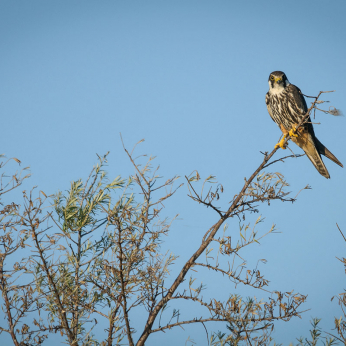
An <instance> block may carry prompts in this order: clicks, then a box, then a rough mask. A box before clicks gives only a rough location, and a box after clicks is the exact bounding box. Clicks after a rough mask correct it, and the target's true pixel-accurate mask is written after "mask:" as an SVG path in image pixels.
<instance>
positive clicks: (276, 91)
mask: <svg viewBox="0 0 346 346" xmlns="http://www.w3.org/2000/svg"><path fill="white" fill-rule="evenodd" d="M284 90H285V88H284V87H283V85H282V84H281V85H278V84H277V83H274V87H272V84H271V82H270V81H269V93H270V94H271V95H277V94H281V93H282V92H283V91H284Z"/></svg>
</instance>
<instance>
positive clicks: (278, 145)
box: [274, 133, 288, 149]
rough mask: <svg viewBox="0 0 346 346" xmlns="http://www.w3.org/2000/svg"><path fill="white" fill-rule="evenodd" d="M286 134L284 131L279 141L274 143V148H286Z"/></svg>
mask: <svg viewBox="0 0 346 346" xmlns="http://www.w3.org/2000/svg"><path fill="white" fill-rule="evenodd" d="M287 136H288V134H287V133H286V134H285V135H283V137H282V138H281V140H280V142H279V143H277V144H275V147H274V148H275V149H277V148H281V149H286V146H287V143H285V140H286V138H287Z"/></svg>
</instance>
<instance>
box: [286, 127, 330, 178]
mask: <svg viewBox="0 0 346 346" xmlns="http://www.w3.org/2000/svg"><path fill="white" fill-rule="evenodd" d="M292 140H293V141H294V142H295V143H296V144H297V145H298V146H300V147H301V148H302V149H303V150H304V151H305V154H306V156H307V157H308V158H309V160H310V161H311V162H312V164H313V165H314V166H315V168H316V169H317V170H318V172H319V173H320V174H321V175H323V176H324V177H325V178H327V179H329V178H330V175H329V173H328V170H327V168H326V166H325V165H324V162H323V161H322V158H321V155H320V152H319V150H318V149H317V142H316V143H315V140H316V137H315V136H314V135H312V134H310V133H308V132H304V133H302V134H301V135H300V136H299V137H297V138H292ZM318 143H319V142H318Z"/></svg>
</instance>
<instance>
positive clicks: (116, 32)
mask: <svg viewBox="0 0 346 346" xmlns="http://www.w3.org/2000/svg"><path fill="white" fill-rule="evenodd" d="M345 13H346V2H345V1H342V0H339V1H316V0H314V1H312V0H311V1H290V2H283V1H224V0H219V1H203V0H198V1H196V0H195V1H192V0H190V1H151V0H148V1H73V2H72V1H38V0H37V1H12V0H11V1H4V0H1V1H0V49H1V58H0V59H1V60H0V61H1V64H0V76H1V83H0V95H1V102H0V116H1V136H0V148H1V149H0V152H1V153H4V154H6V156H7V157H17V158H18V159H20V160H21V161H22V162H23V166H30V167H31V173H32V178H31V179H30V181H29V182H28V184H27V188H30V187H31V186H34V185H38V186H39V189H40V190H43V191H45V192H46V193H47V194H51V193H54V192H56V191H57V190H65V189H67V188H68V187H69V183H70V181H71V180H76V179H78V178H80V177H82V178H85V177H86V176H87V174H88V172H89V170H90V169H91V167H92V165H93V164H94V163H95V162H96V155H95V154H96V153H98V154H104V153H106V152H107V151H110V152H111V154H110V156H109V169H108V171H109V173H110V175H111V176H114V177H115V176H117V175H118V174H121V175H129V174H131V173H132V172H133V170H132V168H131V166H130V164H129V162H128V160H127V158H126V156H125V153H124V152H123V150H122V146H121V142H120V137H119V133H120V132H121V133H122V136H123V139H124V141H125V144H126V145H127V146H128V147H129V148H130V147H132V146H133V145H134V144H135V143H136V142H137V141H138V140H140V139H142V138H145V140H146V141H145V143H144V144H143V145H141V147H140V148H139V153H147V154H151V155H156V156H157V161H156V162H157V163H158V164H160V166H161V174H162V175H163V176H164V177H166V178H168V177H170V176H172V175H175V174H178V175H181V176H184V175H188V174H190V173H191V172H192V171H193V170H195V169H197V170H198V171H199V173H200V175H201V176H202V177H206V176H208V175H209V174H213V175H215V176H216V177H217V179H218V181H219V182H221V183H222V184H223V185H224V187H225V194H226V195H227V196H228V197H227V198H226V202H227V200H231V199H232V197H233V196H234V194H236V193H237V192H238V191H239V189H240V188H241V186H242V184H243V182H244V177H249V175H250V174H251V173H252V172H253V170H254V169H255V168H256V167H257V166H258V164H259V163H260V162H261V159H262V155H261V154H260V152H259V151H271V150H272V148H273V146H274V144H275V143H276V141H277V140H278V138H279V136H280V131H279V129H278V127H277V126H276V125H275V124H274V123H273V122H272V120H271V119H270V117H269V115H268V113H267V109H266V106H265V102H264V97H265V93H266V92H267V90H268V83H267V79H268V76H269V73H270V72H272V71H274V70H282V71H284V72H285V73H286V75H287V76H288V79H289V80H290V82H291V83H293V84H296V85H297V86H298V87H300V88H301V89H302V91H303V93H305V94H307V95H316V94H317V93H318V92H319V91H320V90H336V93H334V94H329V95H328V99H329V100H331V104H332V105H334V106H335V107H337V108H340V109H342V110H343V111H344V113H346V98H345V94H346V84H345V77H346V73H345V72H346V64H345V56H346V22H345ZM316 122H321V125H317V126H315V132H316V134H317V137H318V138H319V139H320V140H321V142H322V143H324V144H325V145H326V146H327V147H328V148H329V149H330V150H331V151H332V152H333V153H334V154H335V155H336V156H337V157H338V159H339V160H340V161H341V162H343V163H344V164H346V153H345V134H344V133H345V130H344V129H345V125H346V120H345V117H332V116H330V115H324V114H322V113H320V114H318V118H317V119H316ZM291 148H292V149H293V150H294V152H296V153H300V149H299V148H297V147H294V146H293V144H291ZM285 153H286V152H285ZM280 154H282V152H278V153H277V154H276V157H277V158H278V157H279V155H280ZM325 163H326V165H327V168H328V170H329V172H330V175H331V179H330V180H327V179H325V178H323V177H322V176H320V175H319V174H318V173H317V171H316V170H315V169H314V167H313V166H312V164H311V163H310V162H309V160H308V159H307V158H306V157H304V158H300V159H295V160H293V159H291V160H290V161H288V162H286V163H285V164H278V165H276V166H275V167H274V168H273V169H274V170H276V171H280V172H281V173H283V174H284V175H285V177H286V179H287V180H288V182H290V184H291V187H290V190H291V191H293V196H295V194H296V193H297V192H298V191H299V190H300V189H301V188H303V187H304V186H305V185H306V184H309V185H311V186H312V190H309V191H303V192H302V193H301V195H300V197H299V199H298V201H297V202H296V203H295V204H293V205H291V204H283V203H272V206H271V207H270V208H263V215H264V216H265V217H266V222H265V223H264V224H262V226H261V227H262V229H263V231H265V230H266V229H268V230H269V229H270V227H271V224H272V223H275V224H276V225H277V229H278V230H279V231H280V232H281V233H280V234H276V235H272V236H270V237H268V238H266V239H264V240H263V242H262V243H261V245H260V246H257V247H254V248H253V250H252V252H251V253H249V254H248V255H249V256H250V260H251V259H253V260H255V259H259V258H266V259H267V260H268V263H267V264H266V265H263V266H262V267H261V272H262V273H263V274H265V275H266V277H267V278H268V279H269V280H270V281H271V283H270V287H269V288H270V289H272V290H283V291H291V290H292V289H294V290H296V291H298V292H300V293H302V294H308V295H309V296H308V301H307V303H306V304H305V308H306V309H311V310H310V311H308V312H306V313H305V314H304V315H303V318H302V319H301V320H299V319H296V320H294V321H291V322H289V323H285V324H284V323H281V324H278V325H277V328H276V331H275V333H274V337H275V339H276V341H277V342H282V343H284V344H285V345H286V344H288V343H289V342H291V341H292V342H293V341H295V337H299V336H301V335H304V334H306V333H307V331H308V328H309V320H310V318H311V317H321V318H323V327H324V328H326V329H327V330H330V328H331V327H332V326H333V316H337V317H339V316H340V315H341V311H340V310H339V308H338V306H337V304H336V302H335V301H334V302H330V299H331V297H332V296H333V295H335V294H338V293H340V292H342V290H343V288H344V287H345V286H346V285H345V277H344V269H343V267H342V265H341V263H340V262H338V261H337V259H336V257H342V256H345V245H346V244H345V243H344V242H343V241H342V238H341V236H340V234H339V233H338V231H337V229H336V226H335V223H336V222H338V223H339V225H340V227H341V228H342V229H343V230H344V231H345V233H346V220H345V193H346V184H345V181H346V179H345V173H346V171H345V169H342V168H340V167H339V166H337V165H335V164H334V163H333V162H331V161H329V160H327V159H326V160H325ZM186 194H187V188H186V186H185V187H183V188H182V189H181V190H180V191H179V193H178V194H177V196H176V197H175V200H174V201H173V202H171V203H170V204H168V205H167V208H168V206H169V207H170V209H167V214H168V215H171V216H173V215H175V214H176V213H179V214H180V219H179V220H178V221H177V222H176V223H175V225H174V227H173V230H172V237H171V238H168V239H167V244H166V245H165V246H166V247H167V248H170V249H171V250H172V251H173V252H174V253H176V254H177V255H180V256H181V258H180V261H181V262H179V263H180V264H181V263H182V261H183V260H184V259H186V258H187V256H188V255H189V254H191V252H192V251H194V250H195V249H196V247H197V246H198V244H199V243H200V239H201V236H202V235H203V234H204V233H205V231H206V230H207V229H208V228H209V227H210V225H211V224H212V223H213V222H214V221H215V219H216V215H213V213H212V212H211V211H209V210H204V209H203V208H202V207H201V206H198V205H194V204H193V203H192V202H191V200H189V199H188V197H186ZM223 206H224V207H226V206H227V203H225V204H224V205H223ZM230 227H234V232H236V233H237V232H238V225H237V223H236V222H235V223H234V224H230ZM181 239H184V240H186V241H183V242H182V241H181ZM251 256H252V257H251ZM206 275H208V273H206ZM206 280H207V278H206ZM220 286H222V288H216V287H215V286H213V285H212V284H211V286H210V287H211V289H216V290H220V291H222V292H223V293H225V292H234V293H239V294H242V293H243V291H242V289H241V287H238V288H237V290H235V288H234V286H233V285H231V284H230V283H228V282H226V281H222V283H221V284H220ZM250 294H251V293H250ZM254 294H256V292H255V293H254ZM138 329H139V330H140V327H138ZM196 333H198V335H197V336H196ZM189 335H191V337H192V338H193V339H195V341H197V344H198V345H204V344H205V345H206V338H205V335H203V327H201V326H198V327H194V329H193V330H192V329H191V332H190V330H189V329H188V328H187V329H186V332H181V331H176V332H175V331H170V332H169V333H166V334H162V335H160V336H156V337H153V338H152V339H149V340H148V346H150V345H154V344H157V342H160V344H165V345H172V346H173V345H178V344H179V345H183V344H184V343H185V340H186V339H187V337H188V336H189ZM2 337H3V336H2ZM53 338H54V336H53ZM50 340H51V344H52V345H53V341H52V338H51V339H50Z"/></svg>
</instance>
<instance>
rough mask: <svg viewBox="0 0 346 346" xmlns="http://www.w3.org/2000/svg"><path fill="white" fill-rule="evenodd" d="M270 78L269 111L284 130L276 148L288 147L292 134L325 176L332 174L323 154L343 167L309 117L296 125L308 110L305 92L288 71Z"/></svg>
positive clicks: (275, 73)
mask: <svg viewBox="0 0 346 346" xmlns="http://www.w3.org/2000/svg"><path fill="white" fill-rule="evenodd" d="M268 82H269V91H268V92H267V94H266V104H267V109H268V113H269V115H270V116H271V118H272V119H273V120H274V122H275V123H276V124H277V125H278V126H279V127H280V129H281V131H282V133H283V134H284V136H283V138H282V139H281V141H280V142H279V143H277V144H276V146H275V148H278V147H281V148H282V149H286V147H285V145H284V142H285V139H286V138H287V136H291V139H292V141H293V142H294V143H295V144H297V145H298V146H299V147H300V148H302V149H303V150H304V152H305V154H306V156H307V157H308V158H309V159H310V161H311V162H312V164H313V165H314V166H315V168H316V169H317V170H318V172H319V173H320V174H321V175H323V176H324V177H325V178H327V179H328V178H330V175H329V173H328V170H327V168H326V166H325V165H324V162H323V161H322V158H321V155H324V156H326V157H328V159H330V160H332V161H334V162H335V163H336V164H338V165H339V166H341V167H343V165H342V163H341V162H340V161H339V160H338V159H337V158H336V157H335V156H334V155H333V154H332V153H331V152H330V151H329V150H328V149H327V148H326V147H325V146H324V145H323V144H322V143H321V142H320V141H319V140H318V139H317V138H316V136H315V133H314V128H313V126H312V123H311V120H310V117H309V118H308V119H307V122H306V123H305V124H304V125H302V126H300V127H299V128H298V129H297V125H298V123H299V122H300V121H301V119H302V118H303V117H304V115H305V114H306V113H307V110H308V107H307V105H306V102H305V99H304V96H303V94H302V92H301V91H300V89H299V88H297V87H296V86H295V85H293V84H290V83H289V82H288V80H287V77H286V75H285V74H284V73H283V72H281V71H274V72H272V73H271V74H270V75H269V79H268Z"/></svg>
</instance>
